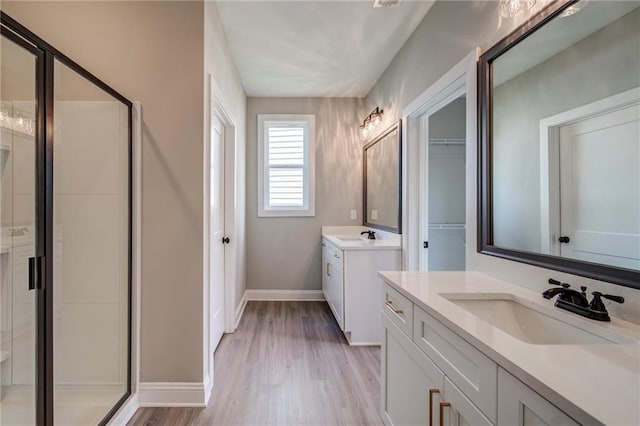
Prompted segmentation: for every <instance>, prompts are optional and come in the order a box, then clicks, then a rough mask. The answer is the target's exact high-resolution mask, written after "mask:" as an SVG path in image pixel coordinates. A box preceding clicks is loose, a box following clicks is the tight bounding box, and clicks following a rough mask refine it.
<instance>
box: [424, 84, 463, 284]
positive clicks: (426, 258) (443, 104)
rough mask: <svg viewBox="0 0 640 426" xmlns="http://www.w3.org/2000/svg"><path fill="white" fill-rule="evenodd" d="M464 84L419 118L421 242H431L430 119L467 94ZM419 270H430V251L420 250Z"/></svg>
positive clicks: (448, 91) (449, 90)
mask: <svg viewBox="0 0 640 426" xmlns="http://www.w3.org/2000/svg"><path fill="white" fill-rule="evenodd" d="M465 91H466V89H465V86H464V82H461V81H460V79H458V80H456V81H455V82H453V83H452V84H451V85H449V86H448V87H447V88H446V89H445V90H444V91H443V92H442V96H437V97H435V98H433V101H429V102H428V103H427V104H425V107H426V111H425V112H423V113H422V115H420V116H419V117H418V119H419V122H420V124H419V129H418V149H419V157H420V160H419V161H420V165H419V168H420V170H419V171H420V180H419V182H418V188H419V189H418V199H419V207H418V208H419V213H418V218H419V220H418V229H419V235H420V238H421V241H429V220H428V219H429V149H430V148H429V118H430V117H431V116H432V115H433V114H435V113H437V112H438V111H440V110H441V109H443V108H444V107H446V106H447V105H449V104H450V103H451V102H453V101H455V100H456V99H458V98H459V97H460V96H462V95H464V94H465ZM419 262H420V263H419V269H420V270H421V271H428V270H429V250H428V248H427V250H425V249H424V247H423V248H422V249H421V250H420V254H419Z"/></svg>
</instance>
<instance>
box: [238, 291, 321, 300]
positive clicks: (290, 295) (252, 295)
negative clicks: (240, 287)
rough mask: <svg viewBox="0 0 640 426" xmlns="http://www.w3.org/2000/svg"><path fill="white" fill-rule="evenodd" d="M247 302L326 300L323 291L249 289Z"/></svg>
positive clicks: (245, 294)
mask: <svg viewBox="0 0 640 426" xmlns="http://www.w3.org/2000/svg"><path fill="white" fill-rule="evenodd" d="M244 297H245V299H246V300H297V301H320V300H324V295H323V294H322V290H255V289H247V290H246V291H245V293H244Z"/></svg>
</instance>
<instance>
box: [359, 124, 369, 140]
mask: <svg viewBox="0 0 640 426" xmlns="http://www.w3.org/2000/svg"><path fill="white" fill-rule="evenodd" d="M368 137H369V129H368V128H367V126H364V125H362V126H360V139H362V140H365V139H367V138H368Z"/></svg>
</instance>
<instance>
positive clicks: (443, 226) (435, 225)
mask: <svg viewBox="0 0 640 426" xmlns="http://www.w3.org/2000/svg"><path fill="white" fill-rule="evenodd" d="M466 227H467V225H465V224H464V223H430V224H429V229H466Z"/></svg>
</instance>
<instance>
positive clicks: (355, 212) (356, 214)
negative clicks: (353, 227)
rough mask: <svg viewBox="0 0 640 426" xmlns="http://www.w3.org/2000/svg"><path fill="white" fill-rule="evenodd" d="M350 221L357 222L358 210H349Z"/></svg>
mask: <svg viewBox="0 0 640 426" xmlns="http://www.w3.org/2000/svg"><path fill="white" fill-rule="evenodd" d="M351 220H358V210H351Z"/></svg>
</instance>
